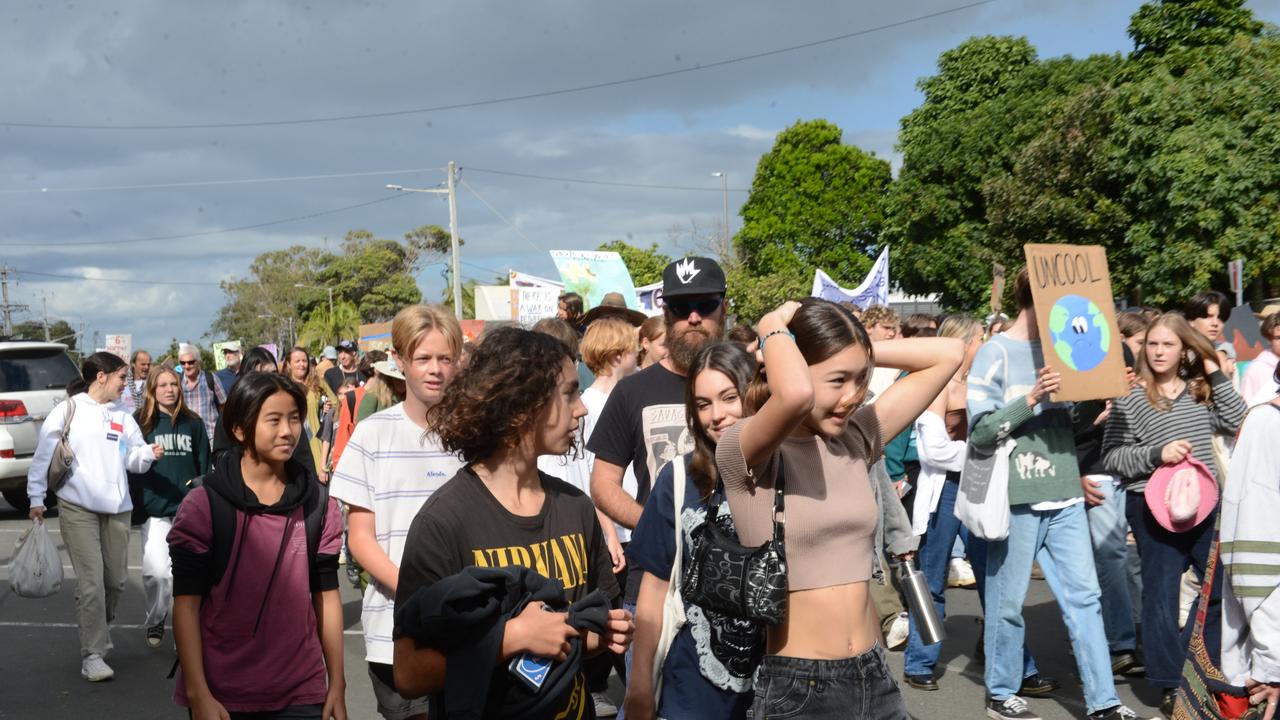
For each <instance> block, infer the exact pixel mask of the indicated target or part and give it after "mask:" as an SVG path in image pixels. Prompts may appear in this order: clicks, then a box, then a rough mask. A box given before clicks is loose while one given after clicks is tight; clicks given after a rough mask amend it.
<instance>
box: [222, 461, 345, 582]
mask: <svg viewBox="0 0 1280 720" xmlns="http://www.w3.org/2000/svg"><path fill="white" fill-rule="evenodd" d="M311 482H315V484H316V488H315V489H316V492H313V493H311V496H310V497H309V498H307V500H306V502H304V503H303V504H302V517H303V527H304V529H305V530H306V533H307V558H308V561H309V563H310V565H311V569H312V571H313V572H314V570H315V566H316V554H317V552H318V551H319V549H320V534H321V533H323V532H324V516H325V515H326V514H327V513H328V510H329V486H328V485H325V484H324V483H321V482H318V481H315V480H311ZM204 494H205V497H207V498H209V514H210V515H211V516H212V518H213V539H212V542H211V543H210V546H209V552H211V553H213V568H212V572H211V575H210V582H209V587H210V588H212V587H213V586H214V585H217V584H218V583H219V582H222V576H223V575H224V574H225V573H226V572H227V566H228V565H229V564H230V563H231V548H232V546H233V545H235V540H236V538H235V535H236V508H235V506H234V505H232V504H231V503H230V502H229V501H228V500H227V499H226V498H224V497H222V496H221V495H219V494H218V493H216V492H214V491H213V490H211V489H210V488H208V487H205V493H204Z"/></svg>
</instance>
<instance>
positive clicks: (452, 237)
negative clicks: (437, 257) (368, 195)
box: [387, 160, 462, 320]
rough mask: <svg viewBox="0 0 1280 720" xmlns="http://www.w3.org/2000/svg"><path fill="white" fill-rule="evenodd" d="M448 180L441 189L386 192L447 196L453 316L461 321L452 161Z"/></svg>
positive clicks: (391, 187) (455, 167)
mask: <svg viewBox="0 0 1280 720" xmlns="http://www.w3.org/2000/svg"><path fill="white" fill-rule="evenodd" d="M447 172H448V173H449V177H448V180H447V181H446V183H445V187H443V188H407V187H403V186H401V185H388V186H387V189H388V190H396V191H398V192H420V193H432V194H434V195H446V194H447V195H448V196H449V249H450V254H451V255H452V256H453V258H452V261H451V262H450V267H451V268H452V272H453V314H454V315H456V316H457V318H458V319H459V320H461V319H462V270H461V268H460V267H459V265H460V262H461V259H460V257H459V253H458V192H457V187H456V183H457V174H458V164H457V163H456V162H454V161H453V160H450V161H449V167H448V170H447Z"/></svg>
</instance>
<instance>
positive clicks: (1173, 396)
mask: <svg viewBox="0 0 1280 720" xmlns="http://www.w3.org/2000/svg"><path fill="white" fill-rule="evenodd" d="M1156 387H1157V388H1158V389H1159V390H1160V395H1161V396H1162V397H1165V398H1168V399H1170V400H1177V399H1178V396H1179V395H1181V394H1182V391H1183V390H1185V389H1186V387H1187V383H1186V381H1185V380H1182V379H1181V378H1175V379H1174V381H1173V382H1172V383H1169V384H1165V383H1160V384H1158V385H1157V386H1156ZM1173 388H1177V389H1176V390H1173V391H1172V392H1170V390H1171V389H1173Z"/></svg>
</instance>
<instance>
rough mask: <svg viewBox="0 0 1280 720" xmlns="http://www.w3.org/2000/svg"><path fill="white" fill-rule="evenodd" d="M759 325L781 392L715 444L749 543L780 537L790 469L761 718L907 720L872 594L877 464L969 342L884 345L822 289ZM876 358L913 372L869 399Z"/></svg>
mask: <svg viewBox="0 0 1280 720" xmlns="http://www.w3.org/2000/svg"><path fill="white" fill-rule="evenodd" d="M759 334H760V337H761V344H762V345H763V347H762V351H763V353H762V354H763V358H764V373H765V377H766V379H767V381H768V386H769V393H770V397H769V399H768V400H767V401H765V402H764V403H763V405H762V406H761V407H760V409H759V411H758V412H757V413H756V414H755V415H754V416H753V417H751V418H748V419H745V420H742V421H740V422H739V423H738V424H737V425H735V426H733V427H732V428H730V429H729V431H728V432H727V433H726V434H725V436H724V438H723V439H722V440H721V442H720V443H719V445H718V446H717V449H716V463H717V466H718V467H719V469H720V474H721V477H722V478H723V480H724V484H725V491H726V496H727V498H728V500H729V506H730V509H731V510H732V512H733V519H734V523H735V525H736V526H737V530H738V535H739V539H740V540H741V541H742V543H743V544H744V545H748V546H754V545H759V544H761V543H763V542H765V541H766V540H768V539H769V537H770V536H771V533H772V524H771V516H772V511H773V499H772V496H773V492H772V488H773V486H774V480H775V479H776V477H777V470H778V467H779V464H781V465H782V466H783V467H784V468H785V474H784V477H785V490H784V492H785V495H786V517H785V521H786V555H787V563H788V586H789V590H790V593H789V598H788V604H789V606H788V614H787V619H786V620H785V621H784V622H783V623H781V624H780V625H778V626H776V627H772V628H770V629H769V640H768V651H767V652H768V654H767V655H766V657H765V659H764V662H763V664H762V665H761V667H760V671H759V673H758V675H757V681H756V687H755V691H756V696H755V703H754V705H753V709H754V716H755V717H757V718H766V717H775V716H780V715H785V716H787V717H805V718H827V717H831V718H866V719H868V720H872V719H876V720H878V719H880V718H885V719H888V718H895V719H896V718H906V717H908V714H907V712H906V708H905V706H904V705H903V702H902V696H901V694H900V693H899V692H898V688H897V684H896V683H895V682H894V681H893V678H892V675H891V674H890V671H889V669H888V666H887V665H886V664H885V662H884V651H883V649H882V648H881V647H880V645H879V639H880V634H879V623H878V621H877V619H876V617H875V611H874V608H873V607H872V605H871V602H870V600H869V596H868V579H869V578H870V574H871V556H872V553H873V550H872V544H873V535H874V532H875V523H876V517H877V516H878V509H877V508H876V506H875V499H874V494H873V491H872V489H871V485H870V480H869V477H868V466H869V465H870V464H872V463H874V462H875V461H876V460H877V459H879V457H880V455H881V452H882V446H883V440H882V439H883V438H884V437H893V436H895V435H897V434H898V433H900V432H902V430H903V429H904V428H906V427H907V425H908V424H909V423H911V422H912V421H914V420H915V418H916V417H917V416H918V415H920V413H921V412H923V411H924V409H925V408H926V407H927V406H928V405H929V403H930V402H931V401H932V400H933V399H934V398H935V397H936V396H937V395H938V393H939V392H941V390H942V389H943V387H944V386H945V385H946V383H947V380H948V379H949V378H950V377H951V376H952V374H954V373H955V370H956V368H957V367H959V365H960V361H961V357H962V355H963V345H962V343H961V342H960V341H959V340H954V339H949V338H920V339H910V340H892V341H887V342H883V343H877V344H876V346H875V349H874V351H873V350H872V347H871V342H870V340H869V339H868V337H867V333H866V330H865V329H864V328H863V327H862V325H861V323H859V322H858V321H857V320H856V319H855V318H854V317H853V315H852V314H850V313H849V311H848V310H845V309H844V308H842V307H840V306H838V305H836V304H834V303H831V302H827V301H825V300H820V299H816V298H807V299H805V300H803V301H802V302H798V303H797V302H788V303H785V304H783V305H782V306H781V307H779V308H778V309H777V310H774V311H773V312H772V313H769V314H768V315H766V316H765V317H764V318H763V319H761V321H760V326H759ZM873 354H874V358H873ZM875 363H878V364H880V365H884V366H887V367H894V368H899V369H902V370H907V371H909V372H910V374H909V375H908V376H906V377H905V378H903V379H901V380H899V381H898V382H896V383H894V384H893V385H892V386H891V387H890V388H889V389H888V390H886V391H885V392H884V394H883V396H882V397H881V398H880V399H878V400H877V401H876V404H875V405H874V406H867V407H861V406H862V401H863V398H864V397H865V395H866V387H867V386H866V383H867V379H868V378H869V377H870V374H871V370H872V368H873V366H874V364H875Z"/></svg>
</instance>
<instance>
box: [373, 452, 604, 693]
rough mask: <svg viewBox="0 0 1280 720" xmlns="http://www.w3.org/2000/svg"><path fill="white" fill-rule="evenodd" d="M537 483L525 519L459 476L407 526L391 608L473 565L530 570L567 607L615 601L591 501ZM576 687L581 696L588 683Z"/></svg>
mask: <svg viewBox="0 0 1280 720" xmlns="http://www.w3.org/2000/svg"><path fill="white" fill-rule="evenodd" d="M541 477H542V488H543V490H544V491H545V492H546V498H545V499H544V500H543V503H542V510H541V511H540V512H539V513H538V514H537V515H534V516H532V517H522V516H520V515H513V514H512V513H511V512H510V511H508V510H507V509H506V508H505V507H503V506H502V503H500V502H498V499H497V498H495V497H494V496H493V494H492V493H490V492H489V488H487V487H485V484H484V482H483V481H482V480H480V478H479V477H477V476H476V474H475V473H474V472H472V470H471V468H470V467H464V468H462V469H461V470H459V471H458V474H456V475H454V476H453V478H452V479H450V480H449V481H448V482H446V483H445V484H444V485H442V486H441V487H440V489H439V490H437V491H436V492H435V493H434V494H433V495H432V496H431V498H430V499H429V500H427V502H426V503H425V504H423V506H422V509H421V510H419V511H418V514H417V516H416V517H414V519H413V523H412V524H411V525H410V526H409V535H408V537H407V538H406V539H405V546H404V555H403V557H402V558H401V561H400V579H399V582H398V583H397V585H396V604H397V605H401V604H403V603H405V602H408V600H409V597H410V596H412V595H413V593H415V592H417V590H418V588H423V587H430V586H431V585H432V584H434V583H435V582H436V581H438V580H440V579H442V578H446V577H449V576H450V575H456V574H457V573H459V572H462V569H463V568H465V567H470V566H473V565H476V566H480V567H507V566H511V565H518V566H521V567H527V568H532V569H534V570H536V571H537V572H538V573H539V574H541V575H543V576H544V577H548V578H552V579H556V580H559V581H560V582H561V584H563V585H564V588H565V593H564V594H565V599H566V600H568V601H569V602H570V603H573V602H577V601H578V600H581V599H582V598H584V597H586V595H587V594H588V593H590V592H591V591H592V590H596V589H599V590H602V591H604V593H605V594H607V595H608V596H609V597H610V598H611V599H613V598H616V597H617V596H618V583H617V581H616V580H614V578H613V561H612V560H611V559H610V557H609V551H608V549H607V548H606V547H605V544H604V533H603V532H602V531H601V530H600V521H599V520H597V519H596V509H595V506H594V505H592V504H591V498H589V497H587V496H586V495H585V494H584V493H583V492H582V491H581V490H579V489H577V488H575V487H574V486H572V485H570V484H568V483H566V482H564V481H561V480H557V479H555V478H553V477H551V476H550V475H547V474H545V473H543V474H541ZM579 679H580V680H581V678H579ZM578 686H579V687H582V688H585V687H586V684H585V681H582V682H579V684H578ZM575 695H577V696H578V697H577V699H576V700H574V699H572V698H571V699H570V704H571V705H573V704H574V703H578V704H581V703H589V702H590V700H589V698H587V697H585V696H583V695H582V693H575Z"/></svg>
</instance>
